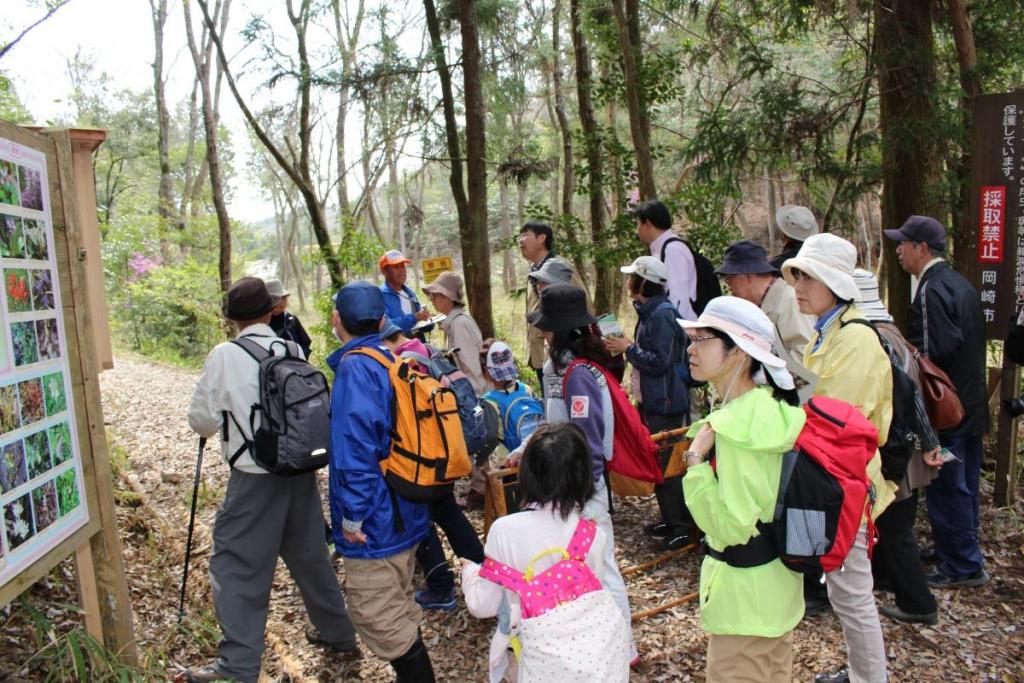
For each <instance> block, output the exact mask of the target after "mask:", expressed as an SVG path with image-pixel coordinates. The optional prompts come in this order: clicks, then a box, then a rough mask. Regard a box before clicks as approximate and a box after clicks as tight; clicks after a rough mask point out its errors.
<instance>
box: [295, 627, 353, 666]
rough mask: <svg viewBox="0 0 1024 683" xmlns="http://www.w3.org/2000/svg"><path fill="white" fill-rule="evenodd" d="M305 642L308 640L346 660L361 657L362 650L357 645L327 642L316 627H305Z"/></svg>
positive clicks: (311, 643)
mask: <svg viewBox="0 0 1024 683" xmlns="http://www.w3.org/2000/svg"><path fill="white" fill-rule="evenodd" d="M306 642H308V643H309V644H310V645H316V646H318V647H322V648H324V649H327V650H330V651H331V652H332V653H334V654H336V655H338V656H339V657H341V658H342V659H344V660H346V661H348V660H354V659H361V658H362V656H363V651H362V650H360V649H359V646H358V645H353V646H352V647H347V648H346V647H338V646H337V645H335V644H334V643H329V642H327V641H326V640H324V638H323V636H321V635H320V631H318V630H317V629H316V628H309V629H306Z"/></svg>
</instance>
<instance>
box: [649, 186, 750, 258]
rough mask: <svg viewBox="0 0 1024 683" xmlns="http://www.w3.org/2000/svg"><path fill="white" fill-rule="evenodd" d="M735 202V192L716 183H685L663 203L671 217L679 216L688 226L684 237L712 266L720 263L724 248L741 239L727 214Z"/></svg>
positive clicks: (736, 195) (729, 187) (736, 197)
mask: <svg viewBox="0 0 1024 683" xmlns="http://www.w3.org/2000/svg"><path fill="white" fill-rule="evenodd" d="M736 199H738V193H737V192H736V191H735V189H734V188H733V187H732V186H730V184H729V183H727V182H725V181H722V180H718V181H709V182H693V183H687V184H686V185H684V186H683V188H682V189H681V190H680V191H679V192H677V193H674V194H672V195H671V196H669V197H667V198H666V200H665V203H666V204H667V205H668V207H669V210H670V211H672V214H673V215H675V216H679V215H682V216H684V217H685V218H686V220H687V221H688V222H689V223H690V228H689V229H688V230H687V231H686V237H687V239H688V240H690V242H691V243H692V244H693V245H694V246H695V247H697V249H698V250H699V251H700V252H701V254H703V255H704V256H706V257H707V258H708V259H709V260H710V261H711V262H712V263H721V261H722V256H723V254H724V253H725V248H726V247H727V246H729V244H730V243H732V242H734V241H735V240H738V239H740V238H742V234H741V233H740V230H739V228H738V227H737V226H736V223H735V222H734V221H733V219H732V215H727V213H726V207H727V206H728V203H729V201H730V200H736Z"/></svg>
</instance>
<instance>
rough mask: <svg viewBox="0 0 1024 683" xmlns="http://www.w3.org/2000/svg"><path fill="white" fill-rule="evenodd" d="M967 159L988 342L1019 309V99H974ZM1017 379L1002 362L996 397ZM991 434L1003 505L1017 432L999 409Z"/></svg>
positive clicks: (1022, 146)
mask: <svg viewBox="0 0 1024 683" xmlns="http://www.w3.org/2000/svg"><path fill="white" fill-rule="evenodd" d="M971 152H972V155H971V162H972V163H971V185H970V189H969V191H968V203H967V218H968V223H967V226H966V227H967V228H968V229H969V230H970V231H971V233H970V234H972V235H975V236H976V240H975V242H974V243H975V246H976V252H975V253H974V254H972V255H971V257H970V259H969V262H970V263H971V266H972V267H971V269H970V271H969V273H968V275H969V277H970V278H971V281H972V282H973V283H974V286H975V287H976V288H977V290H978V292H979V294H980V296H981V309H982V313H983V314H984V316H985V327H986V334H987V336H988V338H989V339H997V340H1002V339H1005V338H1006V332H1007V330H1008V328H1009V325H1010V320H1011V318H1012V317H1013V315H1014V312H1015V311H1016V310H1017V309H1018V307H1019V306H1021V305H1024V301H1022V300H1021V299H1020V298H1019V295H1018V293H1019V292H1020V289H1021V287H1022V286H1024V93H1021V92H1017V93H1004V94H998V95H983V96H981V97H978V98H977V99H976V100H975V102H974V145H973V147H972V149H971ZM967 261H968V259H964V261H963V262H967ZM1019 378H1020V372H1019V368H1018V367H1017V366H1016V365H1015V364H1013V363H1012V362H1008V361H1006V360H1005V359H1004V361H1003V369H1002V378H1001V381H1000V393H1001V396H1002V397H1003V398H1011V397H1014V396H1016V395H1017V386H1018V384H1019ZM997 429H998V436H997V443H996V481H995V502H996V504H997V505H1009V504H1010V503H1012V502H1013V499H1014V495H1015V492H1016V488H1017V429H1016V424H1015V421H1014V420H1011V419H1008V417H1007V416H1006V415H1005V411H1002V410H1001V411H999V421H998V427H997Z"/></svg>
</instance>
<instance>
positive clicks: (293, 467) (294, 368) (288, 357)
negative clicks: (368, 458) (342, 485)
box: [224, 337, 331, 476]
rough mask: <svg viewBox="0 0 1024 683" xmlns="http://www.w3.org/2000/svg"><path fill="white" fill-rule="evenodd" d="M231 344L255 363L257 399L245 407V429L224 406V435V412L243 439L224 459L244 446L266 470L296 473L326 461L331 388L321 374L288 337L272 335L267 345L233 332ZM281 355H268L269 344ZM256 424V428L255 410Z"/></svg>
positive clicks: (234, 457) (231, 461)
mask: <svg viewBox="0 0 1024 683" xmlns="http://www.w3.org/2000/svg"><path fill="white" fill-rule="evenodd" d="M232 343H234V344H235V345H237V346H238V347H239V348H241V349H242V350H243V351H245V352H246V353H247V354H249V355H250V356H252V358H253V360H255V361H256V362H257V363H259V376H260V392H259V401H258V402H257V403H253V404H252V408H251V409H250V411H249V433H250V434H252V435H253V436H252V438H251V439H249V438H248V437H246V436H245V434H246V432H245V430H244V429H242V426H241V425H240V424H239V423H238V420H237V419H236V418H235V416H234V415H232V414H231V413H230V412H229V411H224V436H225V438H226V437H227V430H228V416H230V417H231V421H232V422H234V423H235V428H236V429H238V431H239V433H240V434H241V435H242V438H243V440H244V443H243V444H242V446H241V447H240V448H239V449H238V450H237V451H235V452H234V453H233V454H232V455H231V457H230V458H228V463H229V464H231V465H234V464H235V461H237V460H238V458H240V457H241V455H242V453H244V452H246V451H248V452H249V455H251V456H252V459H253V460H254V461H255V462H256V464H257V465H259V466H260V467H262V468H263V469H265V470H267V471H268V472H270V473H272V474H281V475H288V476H291V475H298V474H304V473H306V472H312V471H313V470H316V469H319V468H321V467H323V466H324V465H326V464H327V462H328V460H329V459H330V454H331V391H330V387H329V386H328V384H327V378H326V377H324V374H323V373H322V372H320V371H319V370H317V369H316V368H314V367H313V366H312V365H310V364H309V362H308V361H306V360H305V359H304V358H303V357H302V354H301V352H300V350H299V348H298V346H296V345H295V343H294V342H290V341H285V340H279V339H275V340H274V341H273V342H271V344H270V348H269V349H265V348H263V346H261V345H260V344H259V343H258V342H256V341H254V340H252V339H249V338H246V337H239V338H238V339H235V340H234V341H233V342H232ZM277 344H281V345H283V346H284V349H285V352H284V355H280V356H277V355H274V353H273V348H274V346H275V345H277ZM257 413H259V414H260V426H259V428H256V427H255V426H254V425H255V422H256V414H257Z"/></svg>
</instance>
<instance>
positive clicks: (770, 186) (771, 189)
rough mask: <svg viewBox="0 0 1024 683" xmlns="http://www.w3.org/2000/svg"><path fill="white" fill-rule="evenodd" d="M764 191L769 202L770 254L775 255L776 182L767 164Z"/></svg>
mask: <svg viewBox="0 0 1024 683" xmlns="http://www.w3.org/2000/svg"><path fill="white" fill-rule="evenodd" d="M764 193H765V200H766V201H767V202H768V255H769V256H774V255H775V230H776V229H777V228H778V226H777V225H775V207H776V204H775V183H773V182H772V174H771V171H770V170H769V168H768V167H767V166H765V167H764Z"/></svg>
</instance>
